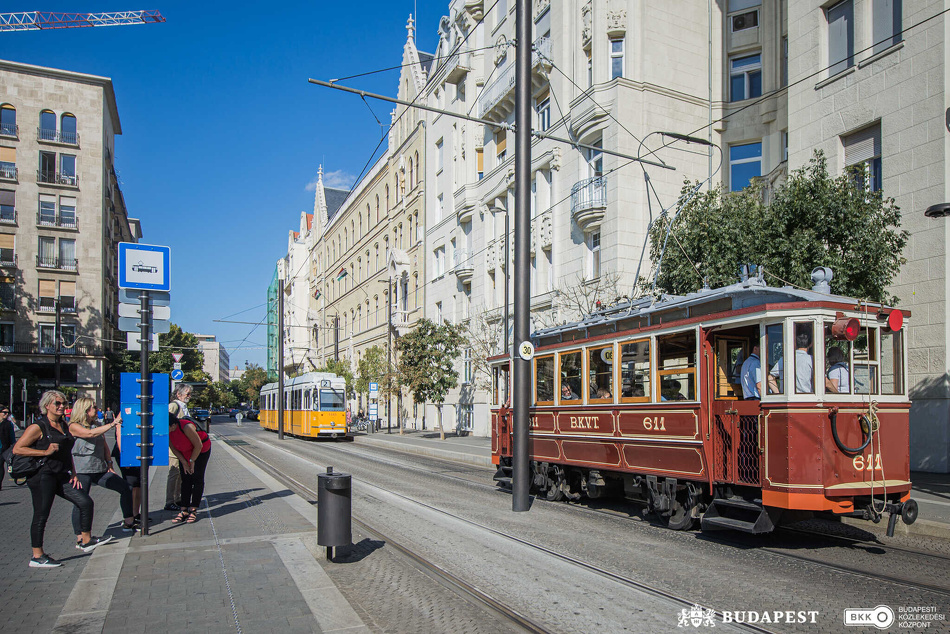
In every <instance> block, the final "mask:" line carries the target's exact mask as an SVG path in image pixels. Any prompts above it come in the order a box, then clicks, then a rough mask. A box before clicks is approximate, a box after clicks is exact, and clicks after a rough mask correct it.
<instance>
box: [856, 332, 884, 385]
mask: <svg viewBox="0 0 950 634" xmlns="http://www.w3.org/2000/svg"><path fill="white" fill-rule="evenodd" d="M878 361H879V357H878V350H877V328H873V327H872V328H861V332H860V333H858V338H857V339H855V340H854V393H855V394H877V393H878V385H877V380H878Z"/></svg>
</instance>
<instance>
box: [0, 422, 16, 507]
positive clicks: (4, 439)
mask: <svg viewBox="0 0 950 634" xmlns="http://www.w3.org/2000/svg"><path fill="white" fill-rule="evenodd" d="M15 425H16V423H15V422H14V418H13V416H11V415H10V408H9V407H7V406H6V405H0V489H2V488H3V476H5V475H6V473H7V466H9V465H7V464H6V463H5V462H4V461H3V453H4V452H5V451H6V450H7V449H9V448H10V447H12V446H13V445H14V444H15V443H16V426H15Z"/></svg>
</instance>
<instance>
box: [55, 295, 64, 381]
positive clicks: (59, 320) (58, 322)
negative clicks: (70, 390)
mask: <svg viewBox="0 0 950 634" xmlns="http://www.w3.org/2000/svg"><path fill="white" fill-rule="evenodd" d="M54 301H55V302H56V324H55V325H54V326H53V355H54V357H53V366H54V370H53V378H54V380H55V382H56V389H57V390H58V389H59V377H60V358H59V336H60V332H61V331H62V323H63V322H62V312H61V311H60V306H59V297H57V298H56V299H55V300H54Z"/></svg>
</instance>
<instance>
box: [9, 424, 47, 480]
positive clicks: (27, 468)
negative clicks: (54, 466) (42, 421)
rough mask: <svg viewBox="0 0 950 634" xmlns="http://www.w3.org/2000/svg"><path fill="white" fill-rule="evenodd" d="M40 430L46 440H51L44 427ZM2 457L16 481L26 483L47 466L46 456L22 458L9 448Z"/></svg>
mask: <svg viewBox="0 0 950 634" xmlns="http://www.w3.org/2000/svg"><path fill="white" fill-rule="evenodd" d="M40 430H42V432H43V434H44V435H45V436H46V438H47V439H49V433H47V431H46V430H45V429H43V426H42V425H40ZM0 457H2V458H3V461H4V462H5V463H6V465H7V472H8V473H9V474H10V477H11V478H13V479H14V480H23V481H26V480H27V479H28V478H31V477H33V476H34V475H36V472H37V471H39V470H40V469H41V468H42V467H43V465H44V464H46V457H45V456H21V455H19V454H15V453H13V447H8V448H7V450H6V451H4V452H3V454H2V455H0ZM18 484H22V483H18Z"/></svg>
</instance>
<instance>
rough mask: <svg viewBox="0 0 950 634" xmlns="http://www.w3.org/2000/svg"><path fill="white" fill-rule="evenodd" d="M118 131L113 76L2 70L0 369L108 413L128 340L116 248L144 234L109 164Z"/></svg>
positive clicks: (0, 64) (0, 66)
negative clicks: (117, 351)
mask: <svg viewBox="0 0 950 634" xmlns="http://www.w3.org/2000/svg"><path fill="white" fill-rule="evenodd" d="M121 133H122V128H121V125H120V123H119V114H118V110H117V108H116V102H115V93H114V90H113V85H112V81H111V80H110V79H108V78H106V77H96V76H92V75H85V74H82V73H76V72H70V71H64V70H57V69H52V68H41V67H38V66H31V65H28V64H20V63H16V62H8V61H0V284H2V289H0V291H2V292H0V298H2V302H0V361H5V362H10V363H14V364H17V365H18V366H21V367H23V368H24V369H26V370H28V371H29V372H31V373H33V374H34V375H36V376H37V377H39V379H40V385H41V386H44V387H46V386H52V385H53V384H54V382H55V380H56V376H57V374H58V376H59V381H60V384H61V385H63V386H70V387H76V388H78V389H79V390H80V391H81V392H83V393H86V394H89V395H91V396H93V397H94V398H95V399H96V400H97V402H98V403H100V404H101V403H102V398H103V377H104V375H105V371H106V363H107V361H106V352H107V351H108V350H110V349H112V348H113V345H114V342H116V341H123V342H124V341H125V333H122V332H119V331H118V328H117V326H118V317H117V306H118V301H117V281H118V278H117V274H118V271H117V266H118V262H117V246H116V245H117V243H119V242H132V241H137V240H138V239H139V238H140V237H141V229H140V225H139V223H138V221H137V220H134V219H130V218H129V217H128V212H127V209H126V206H125V200H124V198H123V196H122V191H121V189H120V188H119V182H118V179H117V177H116V173H115V168H114V166H113V160H114V157H115V145H114V139H115V136H116V135H118V134H121ZM121 348H124V345H122V346H121ZM34 397H35V395H33V394H31V395H30V396H29V398H30V399H33V398H34Z"/></svg>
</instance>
